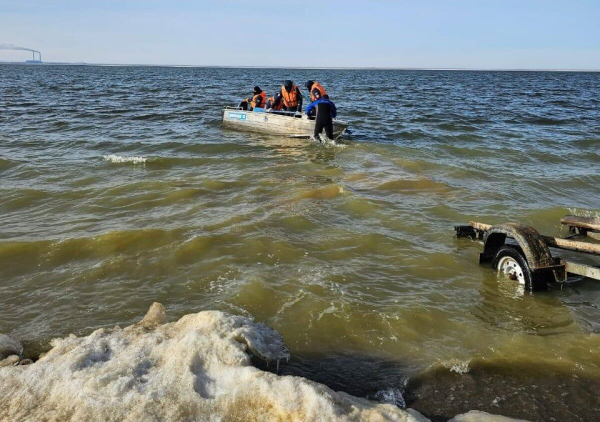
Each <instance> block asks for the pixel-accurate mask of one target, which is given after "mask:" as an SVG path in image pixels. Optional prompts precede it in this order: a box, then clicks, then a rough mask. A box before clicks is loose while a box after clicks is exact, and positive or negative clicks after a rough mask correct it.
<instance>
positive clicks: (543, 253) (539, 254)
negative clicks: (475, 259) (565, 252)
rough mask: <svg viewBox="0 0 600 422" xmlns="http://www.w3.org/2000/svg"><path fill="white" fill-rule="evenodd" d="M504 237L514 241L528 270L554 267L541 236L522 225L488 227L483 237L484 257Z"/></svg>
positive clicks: (510, 224)
mask: <svg viewBox="0 0 600 422" xmlns="http://www.w3.org/2000/svg"><path fill="white" fill-rule="evenodd" d="M506 237H510V238H512V239H514V240H515V241H516V242H517V243H518V244H519V246H520V247H521V249H522V250H523V254H524V255H525V258H526V259H527V263H528V264H529V268H531V270H532V271H536V270H539V269H543V268H548V267H552V266H554V265H555V262H554V259H553V258H552V254H551V253H550V249H548V245H547V244H546V241H545V239H544V237H543V236H542V235H540V234H539V233H538V231H537V230H536V229H534V228H533V227H530V226H526V225H524V224H518V223H505V224H499V225H497V226H492V227H490V228H489V229H488V230H487V231H486V233H485V235H484V239H483V240H484V251H483V255H484V256H486V257H487V256H491V255H493V254H494V253H495V250H497V248H498V247H499V246H502V245H503V244H504V241H505V239H506Z"/></svg>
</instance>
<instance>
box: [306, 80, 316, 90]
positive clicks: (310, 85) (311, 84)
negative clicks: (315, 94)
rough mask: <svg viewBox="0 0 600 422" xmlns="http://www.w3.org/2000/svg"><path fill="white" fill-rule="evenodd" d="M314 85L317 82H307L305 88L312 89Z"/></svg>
mask: <svg viewBox="0 0 600 422" xmlns="http://www.w3.org/2000/svg"><path fill="white" fill-rule="evenodd" d="M314 83H315V81H306V83H305V84H304V86H305V87H306V89H311V88H312V86H313V84H314Z"/></svg>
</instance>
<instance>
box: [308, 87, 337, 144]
mask: <svg viewBox="0 0 600 422" xmlns="http://www.w3.org/2000/svg"><path fill="white" fill-rule="evenodd" d="M306 114H307V115H308V116H313V115H315V116H316V117H315V130H314V137H315V138H317V139H318V138H319V135H321V132H323V129H325V134H326V135H327V137H328V138H329V139H333V119H334V118H335V117H336V116H337V109H336V107H335V104H334V103H333V101H331V100H330V99H329V95H327V94H325V95H323V97H322V98H319V99H318V100H316V101H313V102H312V103H310V104H309V105H308V106H307V107H306Z"/></svg>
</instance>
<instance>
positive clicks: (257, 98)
mask: <svg viewBox="0 0 600 422" xmlns="http://www.w3.org/2000/svg"><path fill="white" fill-rule="evenodd" d="M266 99H267V95H266V94H265V92H264V91H263V90H262V89H260V87H259V86H255V87H254V95H253V96H252V98H251V99H248V98H246V99H245V100H242V102H241V103H240V107H241V108H242V109H243V110H254V109H255V108H264V107H265V105H266V104H265V103H266V102H267V101H266Z"/></svg>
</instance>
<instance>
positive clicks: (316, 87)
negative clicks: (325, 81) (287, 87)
mask: <svg viewBox="0 0 600 422" xmlns="http://www.w3.org/2000/svg"><path fill="white" fill-rule="evenodd" d="M304 86H305V87H306V89H308V92H309V93H310V101H311V102H314V101H317V100H318V99H319V98H323V97H324V96H325V95H327V91H326V90H325V88H324V87H323V85H321V84H320V83H319V82H315V81H307V82H306V83H305V84H304Z"/></svg>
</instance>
